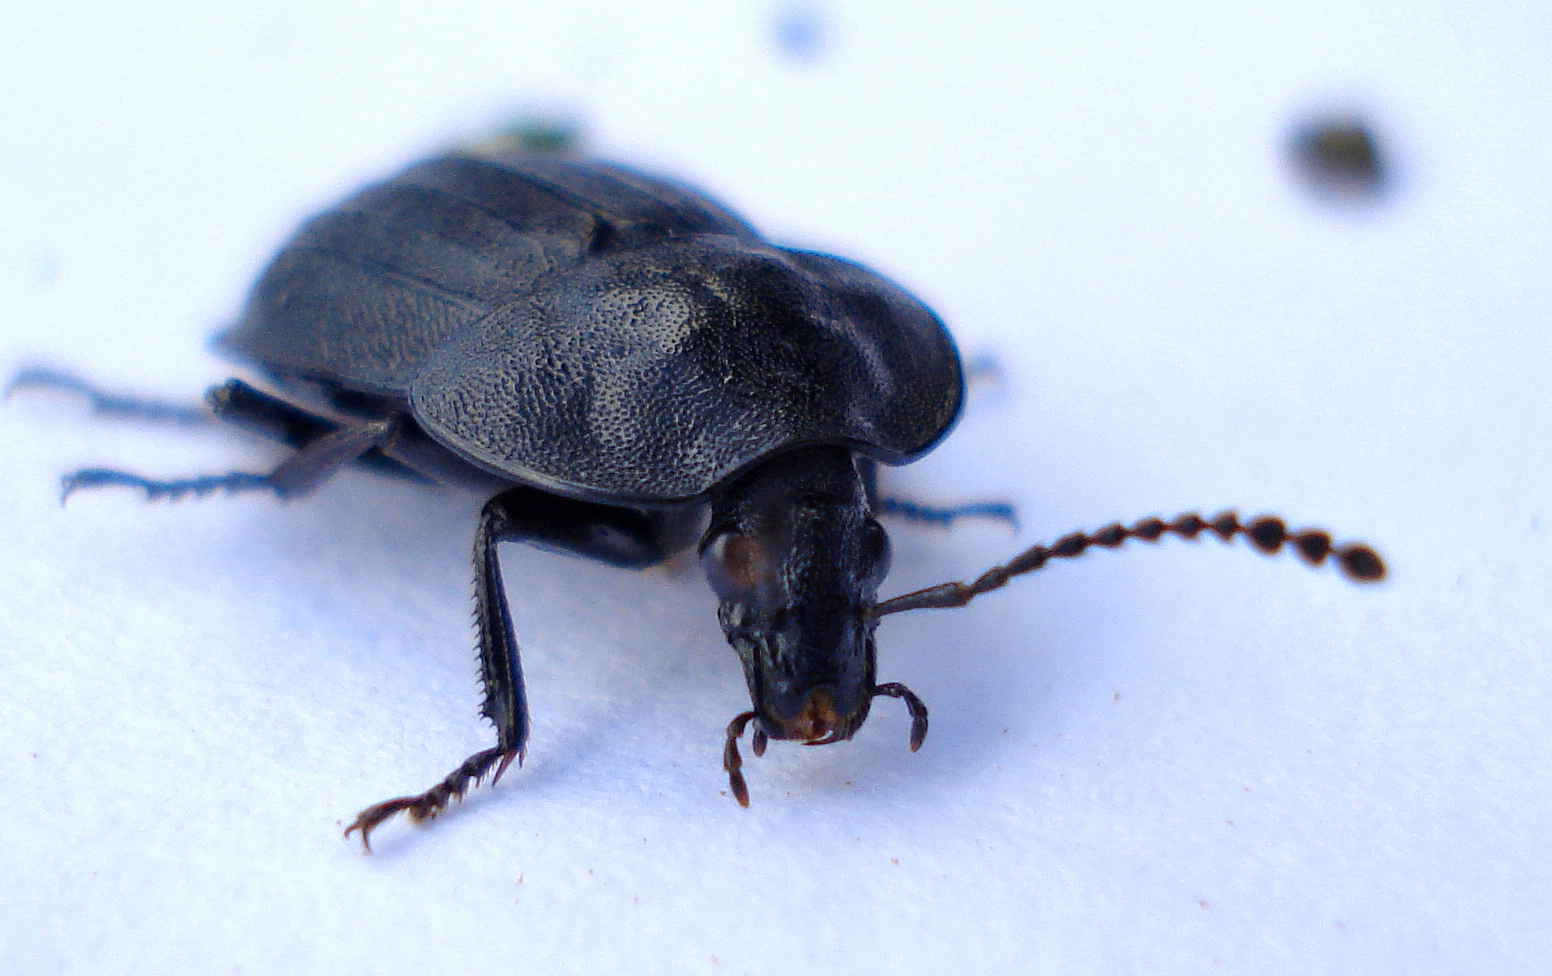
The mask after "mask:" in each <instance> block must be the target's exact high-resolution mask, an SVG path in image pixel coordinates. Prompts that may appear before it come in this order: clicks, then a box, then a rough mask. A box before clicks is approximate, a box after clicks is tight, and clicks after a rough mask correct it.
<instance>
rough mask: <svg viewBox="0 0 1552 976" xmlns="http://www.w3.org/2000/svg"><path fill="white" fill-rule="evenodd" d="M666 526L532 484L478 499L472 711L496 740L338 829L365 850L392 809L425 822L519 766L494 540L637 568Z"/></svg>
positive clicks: (511, 635) (519, 732) (512, 666)
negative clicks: (422, 788) (476, 685)
mask: <svg viewBox="0 0 1552 976" xmlns="http://www.w3.org/2000/svg"><path fill="white" fill-rule="evenodd" d="M669 526H670V520H669V519H668V518H666V517H665V516H661V515H653V514H648V513H645V512H638V511H635V510H633V509H627V508H617V507H615V506H612V505H599V504H595V503H592V502H583V501H577V500H575V499H568V498H559V497H557V496H554V495H550V494H547V493H545V492H541V491H539V490H537V489H534V488H523V487H519V488H512V489H509V490H507V491H504V492H502V493H501V494H499V495H497V496H496V497H494V498H492V499H491V500H490V501H488V502H486V503H485V507H484V508H483V509H482V510H481V511H480V524H479V527H478V528H477V529H476V530H475V533H474V620H475V629H476V631H477V635H478V638H479V652H480V680H481V683H482V684H483V685H484V689H485V698H484V701H483V702H482V703H481V705H480V711H481V713H482V714H484V716H485V717H486V718H488V719H490V721H491V724H492V725H494V726H495V727H496V745H495V746H494V747H492V748H490V749H486V750H484V751H483V752H477V753H475V754H474V755H472V756H470V757H469V758H468V759H466V760H464V762H463V764H462V765H461V766H459V767H458V768H457V769H455V770H453V771H452V772H451V773H450V774H448V776H447V778H446V779H444V780H443V781H442V782H440V783H438V784H437V785H436V786H433V787H432V788H431V789H429V790H427V791H426V792H424V793H422V794H420V795H419V796H402V797H398V798H397V799H393V800H385V801H383V802H382V803H377V804H373V805H372V806H370V807H367V808H366V809H365V810H362V811H361V813H360V814H358V815H357V816H356V819H355V822H354V823H352V824H351V825H350V826H349V827H348V828H346V830H345V834H346V836H349V835H350V834H351V833H352V832H354V831H357V830H359V831H361V843H362V844H363V845H364V846H365V847H366V849H367V850H368V851H370V850H371V849H372V848H371V845H370V843H369V837H370V835H371V833H372V831H373V830H374V829H376V828H377V827H378V826H380V825H381V824H383V823H384V822H386V821H387V820H389V819H391V818H392V817H394V816H395V815H397V814H399V813H403V812H407V813H409V815H410V819H412V820H414V821H415V822H417V823H420V822H423V821H426V820H430V819H431V818H433V817H435V816H436V815H437V814H439V813H441V812H442V811H443V810H444V809H446V808H447V804H448V803H449V802H451V801H453V800H456V799H461V798H462V797H463V794H464V793H465V792H466V791H467V790H468V789H469V787H470V786H472V785H474V784H475V783H477V782H479V780H481V779H482V778H484V777H485V775H486V774H487V773H489V772H490V771H491V769H492V768H494V769H495V772H494V774H492V775H491V782H492V783H493V784H494V783H495V782H496V781H497V780H499V779H500V778H501V774H502V773H504V772H506V769H507V767H508V766H510V765H511V764H512V762H513V761H514V760H515V761H516V762H517V764H518V765H519V766H521V765H522V764H523V757H524V753H525V750H526V748H527V745H528V695H527V692H526V690H525V689H524V685H523V663H522V656H521V651H520V648H519V647H518V643H517V635H516V633H515V632H514V630H513V627H512V612H511V610H510V609H509V608H508V606H507V596H506V589H505V587H504V586H503V585H502V580H501V561H500V559H499V558H498V554H497V543H501V542H527V543H530V544H533V545H537V546H540V547H542V548H546V549H560V550H562V551H565V552H569V553H572V554H574V555H579V556H585V557H587V558H589V559H596V560H600V561H602V562H607V563H610V564H611V565H615V566H622V567H626V568H630V569H641V568H644V567H647V566H651V565H653V564H655V563H658V562H661V561H662V560H663V559H664V558H666V557H667V555H668V549H669V548H670V547H669V545H668V544H666V543H667V541H668V540H667V533H669V532H670V531H671V530H670V528H669Z"/></svg>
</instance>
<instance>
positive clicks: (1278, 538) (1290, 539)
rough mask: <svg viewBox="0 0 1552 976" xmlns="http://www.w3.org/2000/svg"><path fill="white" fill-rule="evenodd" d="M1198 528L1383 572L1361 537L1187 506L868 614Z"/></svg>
mask: <svg viewBox="0 0 1552 976" xmlns="http://www.w3.org/2000/svg"><path fill="white" fill-rule="evenodd" d="M1203 532H1211V533H1213V534H1214V535H1216V536H1217V537H1218V538H1220V539H1222V540H1223V541H1224V542H1233V541H1234V538H1235V537H1236V536H1241V535H1243V536H1245V537H1246V538H1247V539H1249V540H1250V544H1251V545H1253V546H1255V547H1256V548H1257V549H1259V550H1260V551H1262V552H1264V553H1266V554H1267V555H1272V554H1274V553H1277V552H1280V551H1281V550H1282V548H1283V546H1284V545H1288V544H1291V545H1292V547H1293V549H1294V550H1295V551H1296V552H1297V553H1298V554H1299V555H1300V556H1301V557H1302V558H1303V559H1304V561H1305V562H1307V563H1309V564H1310V565H1311V566H1319V565H1321V564H1322V563H1324V562H1325V561H1326V559H1327V558H1334V559H1335V560H1336V563H1337V565H1338V566H1339V567H1340V568H1341V570H1342V573H1343V574H1344V575H1345V576H1346V577H1347V578H1348V579H1350V580H1352V581H1353V582H1355V583H1376V582H1379V581H1380V580H1382V579H1384V578H1385V561H1384V560H1383V559H1381V558H1380V555H1379V553H1377V552H1375V551H1374V550H1373V549H1371V548H1370V547H1368V546H1366V545H1363V544H1362V543H1356V542H1352V543H1346V544H1343V545H1340V546H1339V545H1336V544H1335V543H1333V542H1332V541H1331V533H1329V532H1327V531H1325V530H1324V529H1301V530H1299V531H1297V532H1290V531H1289V530H1288V525H1287V523H1286V522H1284V521H1283V520H1282V519H1280V518H1278V517H1276V516H1274V515H1263V516H1261V517H1260V518H1257V519H1254V520H1252V521H1251V522H1250V523H1249V524H1246V523H1243V522H1241V521H1240V520H1239V515H1238V514H1237V513H1235V512H1224V513H1222V514H1220V515H1216V516H1214V517H1213V518H1212V519H1204V518H1202V517H1201V516H1200V515H1198V514H1196V513H1195V512H1187V513H1186V514H1184V515H1180V516H1177V517H1176V518H1175V519H1173V520H1172V521H1168V522H1166V521H1164V520H1163V519H1160V518H1145V519H1143V520H1142V521H1140V522H1138V523H1136V524H1135V525H1130V526H1127V525H1122V524H1121V523H1120V522H1117V523H1115V524H1113V525H1107V526H1105V527H1104V528H1103V529H1100V530H1099V531H1097V532H1073V533H1071V534H1070V535H1065V536H1063V537H1062V538H1060V539H1058V540H1056V542H1055V543H1054V544H1052V545H1049V546H1031V547H1030V548H1028V549H1026V550H1024V551H1023V552H1021V553H1019V554H1018V555H1017V556H1015V557H1013V559H1012V560H1010V561H1008V562H1007V563H1004V564H1003V565H1001V566H993V567H992V568H991V569H989V570H987V571H986V572H984V573H982V574H981V575H980V576H979V577H978V578H977V579H975V580H974V581H973V582H970V583H941V584H939V585H937V586H929V587H928V588H927V589H925V590H917V591H916V592H915V593H907V594H905V595H904V596H897V597H895V598H894V599H893V600H885V601H884V602H883V603H880V604H878V605H877V606H876V607H874V608H873V615H874V617H882V616H884V615H886V614H891V613H899V612H900V611H902V610H925V609H933V608H948V607H962V606H964V605H965V604H967V603H969V602H970V601H971V600H973V599H975V598H976V597H978V596H980V595H981V594H982V593H988V592H990V591H992V590H995V589H999V588H1001V587H1003V586H1006V585H1007V583H1008V581H1009V580H1011V579H1013V578H1014V577H1015V576H1022V575H1024V574H1025V573H1033V572H1035V571H1037V570H1039V569H1043V568H1044V567H1045V564H1046V563H1048V562H1050V561H1051V560H1052V559H1074V558H1077V557H1078V556H1081V555H1083V554H1084V553H1085V552H1087V551H1088V550H1089V548H1090V547H1091V546H1100V547H1102V548H1105V549H1114V548H1116V547H1118V546H1120V545H1121V544H1122V543H1124V542H1126V541H1127V540H1128V539H1141V540H1143V541H1144V542H1157V541H1158V540H1159V539H1161V538H1163V537H1164V536H1166V535H1177V536H1180V537H1181V538H1183V539H1195V538H1196V537H1197V536H1199V535H1201V534H1202V533H1203Z"/></svg>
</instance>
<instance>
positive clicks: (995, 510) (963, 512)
mask: <svg viewBox="0 0 1552 976" xmlns="http://www.w3.org/2000/svg"><path fill="white" fill-rule="evenodd" d="M878 511H879V513H880V514H881V515H888V516H891V517H894V518H899V519H904V520H905V521H907V522H920V523H922V524H923V525H933V526H938V527H942V528H946V527H948V526H950V525H952V524H954V523H955V522H957V521H959V520H960V519H963V518H984V519H994V520H996V521H998V522H1006V523H1008V526H1009V527H1010V528H1013V529H1017V528H1018V513H1017V512H1016V511H1015V510H1014V508H1013V506H1012V505H1009V504H1008V503H1007V502H973V503H971V504H968V505H948V506H943V507H938V506H934V505H922V504H920V503H918V502H912V501H906V500H905V499H903V498H881V499H879V501H878Z"/></svg>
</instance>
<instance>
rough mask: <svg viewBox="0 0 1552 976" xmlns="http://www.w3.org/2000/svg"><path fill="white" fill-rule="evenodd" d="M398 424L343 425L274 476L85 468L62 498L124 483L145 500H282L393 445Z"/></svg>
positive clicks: (67, 482)
mask: <svg viewBox="0 0 1552 976" xmlns="http://www.w3.org/2000/svg"><path fill="white" fill-rule="evenodd" d="M398 427H399V420H398V419H397V418H394V417H390V418H388V419H386V420H374V421H371V422H369V423H363V424H356V425H352V426H348V427H347V426H342V427H340V428H339V429H337V430H334V431H330V432H329V433H327V434H324V435H323V436H321V437H316V438H314V439H313V440H311V441H308V442H307V444H306V445H305V446H304V447H303V448H302V449H301V450H299V451H297V452H296V454H294V455H292V456H291V457H289V458H287V459H286V460H285V461H284V462H283V463H282V464H281V465H280V466H279V467H277V468H276V469H275V470H273V471H271V472H270V473H269V474H256V473H254V472H251V471H231V472H228V473H226V474H214V475H200V476H197V477H193V478H173V479H168V480H165V481H159V480H156V479H153V478H147V477H145V476H143V475H138V474H131V473H130V472H128V471H117V470H113V469H110V468H85V469H82V470H80V471H76V472H74V473H72V474H67V475H65V476H64V478H63V479H61V486H60V500H61V501H63V500H64V499H67V498H69V497H70V495H71V494H73V493H74V492H75V491H76V490H78V489H81V488H103V487H108V486H113V485H121V486H124V487H128V488H139V489H140V490H141V491H144V492H145V494H146V498H147V499H150V500H156V499H160V498H168V499H176V498H181V497H182V496H184V495H190V494H192V495H205V494H209V493H210V492H212V491H218V490H221V491H227V492H238V491H272V492H274V493H275V494H276V495H278V496H279V497H281V498H297V497H299V496H301V495H305V494H307V493H308V492H310V491H312V490H313V489H314V488H317V487H318V486H319V485H320V484H322V483H323V482H325V481H327V480H328V479H329V478H331V477H333V476H334V475H335V474H336V473H338V471H339V470H340V468H342V467H344V466H345V465H347V464H350V463H351V462H352V461H355V460H356V459H358V458H360V457H361V455H363V454H365V453H366V452H367V451H370V450H372V449H373V448H375V447H379V446H381V445H383V444H386V443H388V442H389V441H390V440H392V439H393V436H394V434H395V433H396V432H397V431H398Z"/></svg>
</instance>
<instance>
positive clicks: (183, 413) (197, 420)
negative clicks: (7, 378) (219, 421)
mask: <svg viewBox="0 0 1552 976" xmlns="http://www.w3.org/2000/svg"><path fill="white" fill-rule="evenodd" d="M29 389H31V390H59V391H61V392H64V393H73V394H75V395H76V396H78V397H80V398H81V399H83V400H85V401H86V405H87V407H88V408H89V409H90V410H91V411H92V413H95V414H101V415H102V416H105V417H133V418H135V419H136V420H148V421H151V422H153V423H163V424H183V425H188V426H192V425H195V424H206V423H209V422H210V421H211V420H212V419H213V418H212V417H211V415H210V411H209V410H207V409H205V408H204V407H199V406H185V405H184V404H181V403H165V402H163V401H160V400H142V399H140V398H139V397H133V396H125V395H123V394H119V393H109V392H107V391H106V390H101V389H98V388H97V387H96V386H93V385H92V384H91V383H88V382H87V381H86V380H83V379H81V378H80V377H79V376H73V375H71V374H70V373H63V372H60V371H58V370H54V369H49V368H48V367H46V366H29V367H27V368H25V369H23V370H21V371H20V372H18V373H17V374H16V375H15V376H14V377H12V378H11V382H10V383H8V384H6V387H5V399H7V400H9V399H10V398H11V394H12V393H15V392H16V391H17V390H29Z"/></svg>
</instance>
